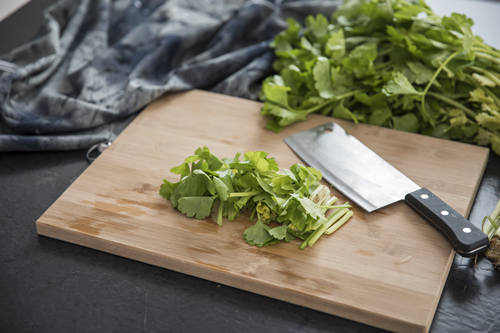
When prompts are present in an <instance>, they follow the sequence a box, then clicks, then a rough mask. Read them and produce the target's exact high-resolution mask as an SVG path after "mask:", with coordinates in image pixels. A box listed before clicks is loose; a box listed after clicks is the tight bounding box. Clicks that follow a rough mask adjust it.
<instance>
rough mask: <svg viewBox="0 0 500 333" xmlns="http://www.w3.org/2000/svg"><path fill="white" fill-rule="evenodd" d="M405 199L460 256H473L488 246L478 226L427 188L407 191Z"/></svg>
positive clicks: (486, 239)
mask: <svg viewBox="0 0 500 333" xmlns="http://www.w3.org/2000/svg"><path fill="white" fill-rule="evenodd" d="M405 201H406V203H407V204H408V205H409V206H410V207H411V208H413V209H414V210H415V211H416V212H417V213H419V214H420V215H422V216H423V217H424V218H425V219H426V220H427V221H429V222H430V223H432V225H434V227H436V228H437V229H438V230H439V231H440V232H441V233H442V234H443V235H444V236H445V237H446V238H447V239H448V241H449V242H450V243H451V245H452V246H453V248H454V249H455V251H457V252H458V253H459V254H461V255H462V256H465V257H470V256H473V255H475V254H477V253H480V252H482V251H483V250H486V248H487V247H488V243H489V241H488V237H487V236H486V235H485V234H484V233H483V232H482V231H481V230H479V228H477V227H476V226H475V225H473V224H472V223H470V222H469V221H468V220H467V219H465V218H464V217H463V216H462V215H460V214H459V213H458V212H457V211H455V210H454V209H453V208H451V207H450V206H449V205H448V204H446V203H445V202H444V201H443V200H441V199H439V198H438V197H437V196H436V195H435V194H433V193H432V192H431V191H429V190H428V189H426V188H421V189H420V190H417V191H414V192H411V193H408V194H407V195H406V196H405Z"/></svg>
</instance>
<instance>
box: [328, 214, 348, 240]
mask: <svg viewBox="0 0 500 333" xmlns="http://www.w3.org/2000/svg"><path fill="white" fill-rule="evenodd" d="M353 214H354V213H353V212H352V210H350V211H348V212H347V213H345V215H344V216H342V217H341V218H340V220H338V221H337V222H335V223H334V224H333V225H332V226H331V227H330V228H328V229H327V230H326V231H325V235H330V234H333V233H334V232H335V231H337V230H338V229H339V228H340V227H341V226H343V225H344V224H345V223H346V222H347V221H348V220H349V219H350V218H351V216H352V215H353Z"/></svg>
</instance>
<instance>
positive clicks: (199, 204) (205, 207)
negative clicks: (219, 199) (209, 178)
mask: <svg viewBox="0 0 500 333" xmlns="http://www.w3.org/2000/svg"><path fill="white" fill-rule="evenodd" d="M214 199H215V197H182V198H180V199H179V201H178V206H177V208H178V209H179V211H180V212H181V213H183V214H184V215H186V216H188V217H195V218H197V219H204V218H207V217H208V216H209V215H210V212H211V211H212V205H213V203H214Z"/></svg>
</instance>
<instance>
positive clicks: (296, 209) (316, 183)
mask: <svg viewBox="0 0 500 333" xmlns="http://www.w3.org/2000/svg"><path fill="white" fill-rule="evenodd" d="M240 156H241V155H240V154H239V153H238V154H236V155H235V156H234V157H233V158H231V159H219V158H218V157H216V156H215V155H213V154H212V153H210V151H209V150H208V148H207V147H203V148H198V149H197V150H196V151H195V153H194V155H192V156H189V157H187V158H186V159H185V161H184V162H183V163H182V164H180V165H179V166H176V167H174V168H172V169H171V172H173V173H175V174H178V175H180V180H179V181H178V182H177V183H171V182H169V181H168V180H163V184H162V185H161V187H160V195H161V196H162V197H164V198H165V199H167V200H170V202H171V203H172V206H173V207H174V208H176V209H178V210H179V211H180V212H181V213H183V214H184V215H186V216H189V217H194V218H197V219H205V218H208V217H209V216H211V215H215V216H216V221H217V224H219V225H222V223H223V219H224V218H227V219H228V220H234V219H235V218H236V217H238V216H239V215H240V214H241V213H242V212H243V211H246V212H248V213H249V214H250V216H251V217H255V218H256V223H255V224H254V225H253V226H251V227H249V228H248V229H246V230H245V232H244V233H243V238H244V239H245V241H246V242H247V243H248V244H250V245H256V246H265V245H270V244H274V243H276V242H279V241H290V240H292V239H295V238H299V239H302V240H303V242H302V245H301V246H300V248H301V249H303V248H305V247H307V246H312V245H313V244H314V243H315V242H316V241H317V240H318V239H319V238H320V237H321V236H322V235H323V234H331V233H332V232H334V231H335V230H337V229H338V228H340V227H341V226H342V225H343V224H344V223H345V222H347V220H348V219H349V218H350V217H351V216H352V214H353V213H352V211H351V210H350V209H349V208H351V206H350V205H349V204H348V203H344V204H340V205H339V204H335V203H336V201H337V198H336V197H335V196H332V195H331V194H330V190H329V189H328V188H327V187H326V186H325V185H321V184H320V180H321V172H320V171H318V170H316V169H314V168H310V167H305V166H302V165H299V164H294V165H292V166H291V167H290V169H282V170H280V169H279V167H278V164H277V163H276V161H275V160H274V158H271V157H268V154H267V153H265V152H262V151H255V152H247V153H245V154H244V155H243V157H242V158H241V159H240ZM330 211H331V214H330V215H327V213H328V212H330Z"/></svg>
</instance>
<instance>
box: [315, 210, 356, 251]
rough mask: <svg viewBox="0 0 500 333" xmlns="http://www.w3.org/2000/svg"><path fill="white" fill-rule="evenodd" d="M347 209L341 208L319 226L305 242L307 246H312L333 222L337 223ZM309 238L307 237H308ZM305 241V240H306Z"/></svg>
mask: <svg viewBox="0 0 500 333" xmlns="http://www.w3.org/2000/svg"><path fill="white" fill-rule="evenodd" d="M347 211H348V209H347V208H342V209H340V210H338V211H337V212H336V213H334V214H332V215H330V216H329V217H328V219H327V220H326V222H325V223H324V224H322V225H321V227H319V228H318V229H317V230H316V231H315V232H314V233H313V236H312V237H311V239H309V241H308V242H307V245H308V246H313V245H314V243H316V241H317V240H318V239H319V238H320V237H321V236H322V235H323V234H324V233H325V231H327V230H328V229H329V228H330V227H331V226H332V225H333V224H334V223H335V222H337V221H338V220H339V219H340V218H341V217H342V216H344V214H345V213H347ZM308 238H309V237H308ZM306 241H307V240H306Z"/></svg>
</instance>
